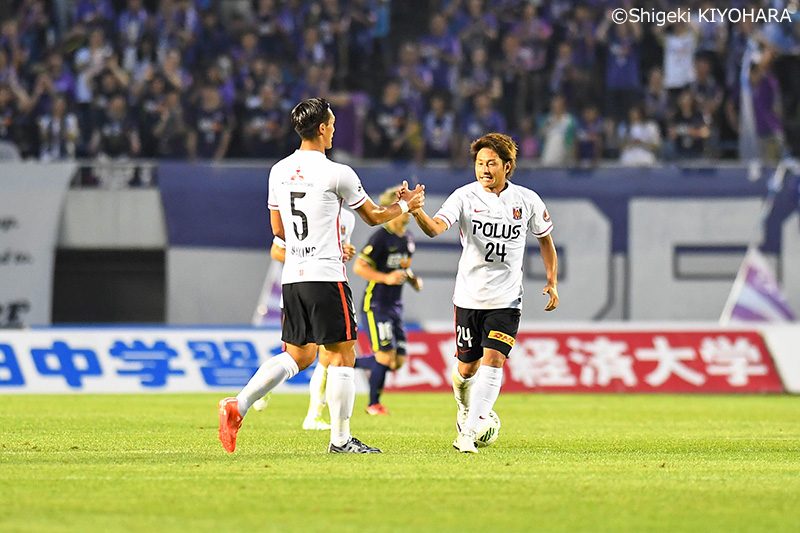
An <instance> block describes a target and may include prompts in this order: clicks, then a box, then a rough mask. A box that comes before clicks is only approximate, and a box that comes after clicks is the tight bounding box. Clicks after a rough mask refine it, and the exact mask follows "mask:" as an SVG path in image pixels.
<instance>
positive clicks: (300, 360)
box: [294, 352, 317, 371]
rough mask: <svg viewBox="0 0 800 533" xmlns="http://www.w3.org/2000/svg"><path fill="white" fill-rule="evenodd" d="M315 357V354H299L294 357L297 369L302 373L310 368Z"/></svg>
mask: <svg viewBox="0 0 800 533" xmlns="http://www.w3.org/2000/svg"><path fill="white" fill-rule="evenodd" d="M316 357H317V354H316V352H311V353H301V354H298V355H297V356H295V357H294V360H295V362H296V363H297V368H298V369H299V370H301V371H302V370H304V369H306V368H308V367H310V366H311V364H312V363H313V362H314V359H316Z"/></svg>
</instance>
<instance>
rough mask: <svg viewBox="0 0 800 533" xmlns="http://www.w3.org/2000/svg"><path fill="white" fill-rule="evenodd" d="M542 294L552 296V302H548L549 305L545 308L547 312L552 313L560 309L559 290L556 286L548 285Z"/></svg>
mask: <svg viewBox="0 0 800 533" xmlns="http://www.w3.org/2000/svg"><path fill="white" fill-rule="evenodd" d="M542 294H547V295H549V296H550V301H548V302H547V305H546V306H544V310H545V311H552V310H554V309H555V308H556V307H558V289H556V286H555V285H551V284H550V283H548V284H547V285H545V286H544V289H542Z"/></svg>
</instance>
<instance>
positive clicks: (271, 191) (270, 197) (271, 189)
mask: <svg viewBox="0 0 800 533" xmlns="http://www.w3.org/2000/svg"><path fill="white" fill-rule="evenodd" d="M267 208H268V209H270V210H271V211H277V210H278V195H277V194H276V193H275V186H274V185H273V180H272V169H270V171H269V179H268V180H267Z"/></svg>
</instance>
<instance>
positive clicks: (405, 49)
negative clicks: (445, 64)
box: [392, 42, 433, 116]
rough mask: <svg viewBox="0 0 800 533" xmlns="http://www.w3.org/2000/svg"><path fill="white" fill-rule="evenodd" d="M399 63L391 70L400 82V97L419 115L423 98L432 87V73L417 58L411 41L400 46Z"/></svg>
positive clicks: (415, 49)
mask: <svg viewBox="0 0 800 533" xmlns="http://www.w3.org/2000/svg"><path fill="white" fill-rule="evenodd" d="M399 56H400V57H399V64H398V65H397V67H395V69H394V71H393V72H392V74H393V77H394V78H395V79H396V80H397V81H398V82H399V83H400V97H401V98H402V99H403V100H404V101H405V102H406V103H407V104H408V105H410V106H411V111H412V112H413V113H414V115H415V116H421V115H422V110H423V105H424V102H425V99H426V98H427V97H428V94H429V93H430V91H431V88H432V87H433V73H432V72H431V70H430V69H429V68H428V67H427V66H425V65H424V64H423V63H422V62H421V61H420V59H419V49H418V48H417V45H416V44H414V43H411V42H406V43H403V45H402V46H401V47H400V54H399Z"/></svg>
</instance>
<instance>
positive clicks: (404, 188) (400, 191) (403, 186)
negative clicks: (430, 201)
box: [397, 180, 408, 200]
mask: <svg viewBox="0 0 800 533" xmlns="http://www.w3.org/2000/svg"><path fill="white" fill-rule="evenodd" d="M406 192H408V182H407V181H406V180H403V183H401V184H400V188H399V189H397V199H398V200H400V199H401V198H403V194H405V193H406Z"/></svg>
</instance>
